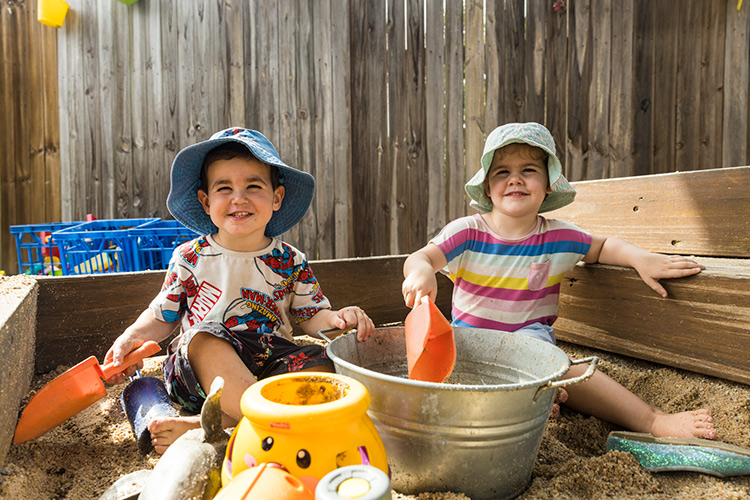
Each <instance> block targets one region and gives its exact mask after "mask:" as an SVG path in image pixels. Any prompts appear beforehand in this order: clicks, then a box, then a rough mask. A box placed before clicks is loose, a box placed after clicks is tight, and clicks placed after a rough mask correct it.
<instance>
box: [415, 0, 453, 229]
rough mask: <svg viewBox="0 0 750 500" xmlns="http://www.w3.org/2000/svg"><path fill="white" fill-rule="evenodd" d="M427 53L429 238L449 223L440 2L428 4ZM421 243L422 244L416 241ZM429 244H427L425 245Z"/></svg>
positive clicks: (426, 114)
mask: <svg viewBox="0 0 750 500" xmlns="http://www.w3.org/2000/svg"><path fill="white" fill-rule="evenodd" d="M426 7H427V17H426V19H425V23H426V27H427V34H426V44H427V48H426V51H425V77H426V78H425V79H426V87H425V120H426V122H425V141H426V144H425V145H426V147H425V152H426V164H427V221H426V227H425V231H426V239H429V238H431V237H432V236H434V235H435V234H436V233H437V232H438V231H439V230H440V229H441V228H442V227H443V226H444V225H445V224H446V222H448V221H447V219H446V213H447V203H448V199H447V197H446V178H447V176H446V175H445V169H446V167H445V165H446V163H445V158H446V154H445V142H446V139H445V137H446V136H445V134H446V127H445V124H446V121H445V117H446V109H447V106H446V95H445V94H446V92H445V89H446V78H447V76H446V74H445V71H444V69H445V65H446V44H445V42H446V40H445V37H444V35H443V29H444V26H445V24H444V18H445V17H444V12H443V5H442V4H441V3H440V2H427V3H426ZM414 243H415V244H418V242H414ZM424 243H427V241H426V240H425V241H423V242H422V244H424Z"/></svg>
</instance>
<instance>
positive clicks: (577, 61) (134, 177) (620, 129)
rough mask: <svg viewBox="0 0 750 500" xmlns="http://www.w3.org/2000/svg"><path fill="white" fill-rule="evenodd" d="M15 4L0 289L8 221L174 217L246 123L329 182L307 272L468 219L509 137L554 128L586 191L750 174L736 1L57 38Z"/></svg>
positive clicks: (514, 9) (9, 13) (624, 2)
mask: <svg viewBox="0 0 750 500" xmlns="http://www.w3.org/2000/svg"><path fill="white" fill-rule="evenodd" d="M3 5H4V9H3V10H2V12H1V13H0V53H2V55H3V59H2V64H0V68H2V75H0V83H1V85H0V106H2V109H4V110H6V111H5V112H4V113H3V115H2V118H1V119H0V132H2V133H0V179H2V183H0V207H1V208H2V210H0V253H1V255H0V262H2V264H0V269H4V270H6V271H12V270H14V269H15V268H16V265H15V252H14V248H13V244H12V243H13V242H12V240H11V239H10V238H9V237H8V234H7V226H9V225H11V224H26V223H33V222H57V221H59V220H81V219H83V218H84V217H85V215H86V214H88V213H92V214H94V215H95V216H97V217H99V218H110V217H115V218H135V217H145V216H160V217H162V218H166V219H169V218H171V215H170V214H169V212H168V210H167V208H166V204H165V202H164V201H165V199H166V196H167V193H168V191H169V168H170V165H171V163H172V160H173V159H174V156H175V154H176V153H177V152H178V151H179V150H181V149H182V148H184V147H186V146H189V145H191V144H194V143H195V142H197V141H200V140H203V139H206V138H208V137H209V136H210V135H211V134H212V133H213V132H215V131H217V130H220V129H223V128H226V127H228V126H234V125H238V126H246V127H249V128H253V129H256V130H260V131H262V132H263V133H264V134H265V135H266V136H268V138H269V139H270V140H271V141H272V142H273V143H274V144H275V145H276V146H277V149H278V150H279V152H280V153H281V156H282V158H283V159H285V160H287V161H289V163H290V164H292V165H294V166H297V167H299V168H302V169H305V170H307V171H310V172H311V173H313V174H314V175H315V176H316V178H317V181H318V184H317V186H318V189H317V196H316V199H315V204H314V206H313V207H312V209H311V210H310V211H309V213H308V214H307V215H306V216H305V218H304V219H303V220H302V222H301V223H300V224H299V225H298V226H297V227H295V228H293V229H292V230H291V231H289V233H288V234H287V235H285V239H286V240H287V241H289V242H290V243H291V244H293V245H295V246H297V247H298V248H300V249H302V250H304V251H305V252H307V253H308V254H309V255H310V256H311V257H313V258H342V257H351V256H367V255H385V254H390V255H393V254H398V253H402V252H407V251H411V250H413V249H415V248H417V247H419V246H421V245H422V244H424V242H425V240H426V239H427V236H431V235H433V234H434V233H435V232H436V231H437V230H439V229H440V228H441V227H442V226H443V225H444V224H445V222H447V221H449V220H453V219H455V218H457V217H460V216H462V215H465V214H467V213H471V212H472V211H471V210H470V209H469V208H468V206H467V204H466V197H465V195H464V191H463V184H464V183H465V181H466V179H467V177H469V176H471V174H473V173H474V172H475V171H476V169H477V168H478V159H479V157H480V155H481V151H482V148H483V144H484V140H485V136H486V134H487V133H488V132H489V131H491V130H492V129H494V128H495V127H496V126H497V125H500V124H503V123H507V122H510V121H530V120H533V121H538V122H540V123H544V124H545V125H547V126H548V127H549V128H550V129H551V130H552V132H553V136H554V137H555V140H556V142H557V145H558V147H559V150H560V157H561V158H563V159H564V160H563V164H564V165H565V171H566V175H567V176H568V178H569V180H573V181H577V180H587V179H600V178H611V177H620V176H624V175H646V174H652V173H665V172H674V171H689V170H700V169H711V168H717V167H731V166H738V165H746V164H749V163H750V156H748V155H749V154H750V152H748V147H747V145H748V143H750V127H749V126H748V123H749V122H750V106H748V102H747V101H748V95H749V92H748V89H750V79H749V78H748V77H747V75H748V71H749V69H748V68H750V56H749V55H748V54H750V51H748V32H750V13H749V12H750V10H749V9H747V8H744V7H743V8H742V9H740V10H737V9H736V6H737V0H718V1H715V2H712V3H710V4H707V3H706V2H705V1H703V0H685V1H682V2H668V1H661V2H652V1H645V0H621V1H620V0H618V1H611V0H606V1H604V0H599V1H595V2H592V1H591V0H576V1H569V2H565V4H564V6H563V7H562V8H558V9H557V10H554V8H555V7H554V5H555V4H554V3H553V2H524V1H523V0H487V1H479V0H472V1H469V2H458V1H450V2H433V1H425V0H408V1H406V2H404V1H399V0H389V1H387V2H383V1H374V0H368V1H362V2H349V1H347V0H321V1H320V2H312V3H311V2H309V1H308V0H285V1H284V2H280V1H279V0H270V1H263V2H245V1H240V0H221V1H212V0H184V1H179V2H178V1H170V2H166V1H165V2H137V3H136V4H134V5H132V6H126V5H124V4H122V3H121V2H116V1H106V2H102V1H96V0H81V1H80V2H79V3H78V4H77V5H76V6H74V8H72V9H71V10H70V11H69V12H68V17H67V18H66V20H65V26H64V28H63V29H59V30H55V29H54V28H50V27H47V26H43V25H41V24H40V23H39V22H37V20H36V16H35V14H36V11H35V8H36V3H35V2H34V1H33V0H32V1H24V2H21V1H12V2H6V3H5V4H3ZM557 5H558V6H559V5H560V4H557ZM47 49H49V50H47ZM441 207H442V208H441ZM32 219H33V220H32Z"/></svg>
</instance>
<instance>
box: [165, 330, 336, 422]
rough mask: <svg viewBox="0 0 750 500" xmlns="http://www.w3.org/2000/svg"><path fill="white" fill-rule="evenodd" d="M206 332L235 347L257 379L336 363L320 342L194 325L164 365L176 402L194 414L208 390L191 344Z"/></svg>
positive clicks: (171, 348)
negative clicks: (190, 353) (194, 363)
mask: <svg viewBox="0 0 750 500" xmlns="http://www.w3.org/2000/svg"><path fill="white" fill-rule="evenodd" d="M200 332H205V333H210V334H211V335H213V336H215V337H218V338H220V339H224V340H226V341H227V342H229V343H230V344H232V346H233V347H234V351H235V352H236V353H237V355H238V356H239V357H240V359H241V360H242V362H243V363H244V364H245V366H247V368H248V369H249V370H250V372H252V374H253V375H255V377H256V378H257V379H258V380H261V379H264V378H267V377H270V376H273V375H280V374H282V373H289V372H296V371H299V370H303V369H307V368H312V367H315V366H321V367H322V366H326V367H328V368H330V369H331V371H333V369H334V365H333V362H332V361H331V360H330V359H329V358H328V356H326V353H325V349H323V348H322V347H320V346H318V345H306V346H298V345H296V344H295V343H294V342H290V341H289V340H287V339H285V338H283V337H278V336H276V335H272V334H261V333H256V332H246V331H245V332H234V331H232V330H230V329H229V328H227V327H226V326H224V324H222V323H219V322H215V321H205V322H203V323H199V324H197V325H195V326H194V327H193V328H191V329H190V330H187V331H185V332H183V333H182V335H180V336H179V337H177V338H176V339H175V340H174V341H172V343H171V344H170V346H169V349H168V350H167V358H166V359H165V360H164V363H163V364H162V371H163V372H164V380H165V381H166V386H167V392H169V395H170V397H171V398H172V400H173V401H175V402H176V403H177V404H179V405H181V406H182V407H183V408H185V409H186V410H187V411H189V412H191V413H195V414H197V413H200V411H201V407H202V406H203V402H204V401H205V400H206V393H205V391H204V390H203V388H202V387H201V385H200V383H199V382H198V379H197V377H196V376H195V372H194V371H193V368H192V367H191V366H190V361H189V360H188V346H189V345H190V341H191V340H192V339H193V337H195V335H196V334H197V333H200Z"/></svg>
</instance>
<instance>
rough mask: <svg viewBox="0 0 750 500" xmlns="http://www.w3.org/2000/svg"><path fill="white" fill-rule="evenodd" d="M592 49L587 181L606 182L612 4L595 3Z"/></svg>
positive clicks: (607, 0)
mask: <svg viewBox="0 0 750 500" xmlns="http://www.w3.org/2000/svg"><path fill="white" fill-rule="evenodd" d="M591 30H592V33H593V39H592V44H591V47H590V50H591V56H592V63H593V67H594V68H596V70H595V71H594V72H593V73H592V75H591V78H590V79H589V82H588V85H589V98H590V99H592V100H591V101H590V103H589V124H590V128H589V148H588V168H587V170H586V178H587V179H604V178H606V177H608V174H609V141H610V137H609V110H610V95H609V89H610V82H611V79H610V75H611V60H610V56H611V54H610V47H611V43H612V40H611V38H612V0H602V1H595V2H592V3H591Z"/></svg>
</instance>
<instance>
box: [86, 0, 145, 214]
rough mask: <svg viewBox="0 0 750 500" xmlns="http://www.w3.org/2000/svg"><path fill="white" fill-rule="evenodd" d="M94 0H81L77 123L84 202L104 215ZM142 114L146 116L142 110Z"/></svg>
mask: <svg viewBox="0 0 750 500" xmlns="http://www.w3.org/2000/svg"><path fill="white" fill-rule="evenodd" d="M97 3H98V2H96V1H95V0H84V1H83V2H82V3H81V7H82V8H81V10H80V13H79V15H80V16H81V32H82V35H83V36H82V45H83V47H82V48H83V71H82V74H81V75H80V78H81V80H82V84H83V96H82V97H80V98H81V99H82V101H83V103H82V104H83V112H84V114H83V118H84V119H83V122H82V127H81V131H82V134H81V137H80V139H79V140H80V141H81V142H82V143H83V164H84V165H86V167H87V168H86V170H85V172H84V175H83V178H82V180H83V182H84V184H85V186H86V190H85V194H86V205H87V208H89V209H90V210H91V213H93V214H94V216H95V217H97V218H100V219H103V218H105V217H106V216H107V215H106V211H105V209H104V199H103V198H104V196H103V193H102V189H103V187H102V178H103V173H102V155H103V151H102V144H101V135H102V122H101V121H100V120H101V118H102V115H101V111H100V106H101V102H100V99H99V91H98V89H99V87H100V85H101V82H100V81H99V60H98V57H97V54H98V53H99V37H98V33H97V32H98V30H97V29H96V26H97V17H98V16H99V10H98V7H97ZM144 116H146V115H145V114H144ZM84 215H85V214H83V213H82V212H77V217H78V218H83V216H84Z"/></svg>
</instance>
